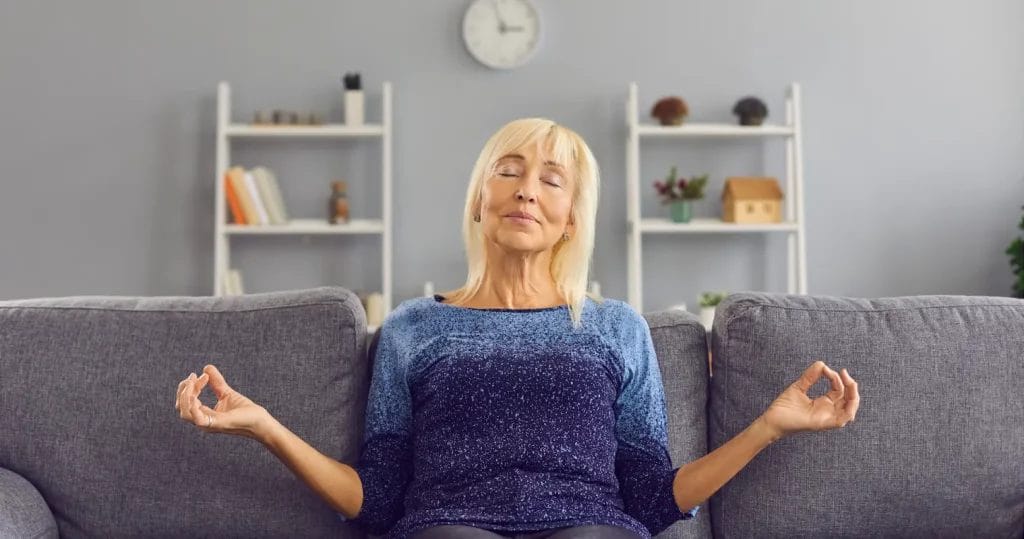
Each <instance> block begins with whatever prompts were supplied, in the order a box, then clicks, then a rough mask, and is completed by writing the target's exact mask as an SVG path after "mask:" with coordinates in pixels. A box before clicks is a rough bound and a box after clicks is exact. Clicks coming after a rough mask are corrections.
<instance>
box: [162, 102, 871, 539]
mask: <svg viewBox="0 0 1024 539" xmlns="http://www.w3.org/2000/svg"><path fill="white" fill-rule="evenodd" d="M598 192H599V175H598V167H597V163H596V162H595V160H594V157H593V155H592V154H591V152H590V149H589V148H588V147H587V145H586V144H585V143H584V141H583V139H582V138H580V136H579V135H577V134H576V133H575V132H573V131H572V130H570V129H567V128H566V127H563V126H561V125H558V124H556V123H554V122H552V121H550V120H546V119H541V118H526V119H520V120H515V121H512V122H510V123H508V124H506V125H505V126H503V127H502V128H501V129H499V130H498V131H497V132H496V133H495V134H494V135H493V136H492V137H491V138H490V139H489V140H488V141H487V143H486V144H485V145H484V148H483V151H482V152H481V153H480V156H479V158H478V159H477V161H476V165H475V166H474V168H473V172H472V177H471V180H470V183H469V188H468V190H467V193H466V203H465V208H464V219H463V239H464V242H465V247H466V252H467V258H468V264H469V272H468V273H469V274H468V277H467V279H466V282H465V284H464V285H463V286H462V287H461V288H459V289H457V290H452V291H450V292H448V293H445V294H436V295H435V296H434V297H423V298H415V299H410V300H407V301H404V302H402V303H401V304H400V305H399V306H398V307H397V308H396V309H395V310H394V311H393V312H392V313H390V314H389V315H388V317H387V319H386V320H385V321H384V323H383V324H382V325H381V328H380V330H379V332H378V333H377V335H376V337H375V341H374V345H373V346H372V347H371V352H372V353H373V357H374V364H373V378H372V381H371V384H370V394H369V401H368V403H367V411H366V428H365V434H364V439H363V445H362V452H361V456H360V459H359V462H358V463H356V464H354V465H349V464H345V463H341V462H338V461H335V460H333V459H331V458H329V457H327V456H325V455H323V454H322V453H320V452H318V451H317V450H316V449H314V448H313V447H311V446H310V445H308V444H307V443H305V442H304V441H303V440H301V439H299V438H298V437H297V436H295V434H293V433H292V432H291V431H289V430H288V429H287V428H285V427H284V426H283V425H281V424H280V423H279V422H277V421H276V420H275V419H274V418H273V417H271V416H270V415H269V413H267V411H266V410H265V409H264V408H262V407H261V406H259V405H257V404H256V403H254V402H252V401H250V400H249V399H247V398H245V397H244V396H242V395H241V394H239V393H238V392H237V391H235V390H234V389H232V388H231V387H230V386H228V384H227V382H226V381H225V380H224V377H223V376H222V375H221V373H220V372H219V371H218V370H217V368H216V367H214V366H212V365H207V366H206V367H205V368H204V372H203V374H202V375H201V376H200V377H198V378H196V377H195V374H194V373H193V374H192V375H190V376H189V378H187V379H185V380H183V381H182V382H181V384H180V385H179V394H178V401H177V404H176V407H177V408H178V410H179V414H180V416H181V418H182V419H183V420H186V421H189V422H192V423H194V424H195V425H196V426H197V427H199V428H200V429H201V430H203V431H207V432H226V433H231V434H239V435H243V436H249V437H252V438H256V439H258V440H260V441H261V442H262V443H263V444H264V445H266V447H267V448H269V449H270V451H272V452H273V453H274V454H275V455H276V456H277V457H278V458H280V459H281V461H282V462H283V463H285V464H286V465H287V466H288V467H289V468H290V469H291V470H293V471H294V472H295V473H296V474H297V475H298V476H299V477H300V478H301V479H302V480H303V481H304V482H305V483H306V484H308V485H309V486H310V487H311V488H312V489H313V490H314V491H315V492H317V493H318V494H320V495H321V496H322V497H323V498H324V499H325V500H326V501H327V502H328V503H329V504H330V505H331V506H332V507H334V508H336V510H337V512H338V516H339V518H341V519H342V520H347V521H349V522H352V523H353V524H356V525H358V526H361V527H362V528H363V529H365V530H366V531H368V532H370V533H373V534H378V535H379V534H385V533H386V534H387V536H388V537H395V538H399V539H404V538H407V537H412V538H414V539H439V538H481V539H482V538H497V537H517V538H531V539H540V538H545V539H570V538H577V539H578V538H584V537H586V538H597V539H612V538H623V539H624V538H633V539H635V538H638V537H640V538H649V537H651V536H652V535H654V534H657V533H659V532H661V531H662V530H664V529H665V528H667V527H668V526H669V525H671V524H672V523H673V522H676V521H677V520H685V519H690V518H693V517H694V516H695V515H696V514H697V512H698V510H699V504H701V503H703V502H704V501H705V500H706V499H707V498H708V497H710V496H711V495H712V494H713V493H714V492H716V491H717V490H718V489H719V488H721V487H722V485H723V484H725V483H726V482H727V481H728V480H729V479H730V478H732V477H733V476H734V475H735V474H736V473H737V472H738V471H739V470H740V469H742V468H743V467H744V466H745V465H746V464H747V463H748V462H750V460H751V459H753V458H754V456H755V455H757V453H758V452H759V451H760V450H761V449H763V448H764V447H766V446H767V445H768V444H770V443H772V442H773V441H775V440H777V439H779V438H780V437H782V436H785V435H788V434H791V433H795V432H799V431H805V430H821V429H830V428H837V427H842V426H844V425H845V424H846V423H847V422H848V421H852V420H853V418H854V416H855V415H856V412H857V408H858V406H859V402H860V399H859V396H858V389H857V382H856V381H854V380H853V378H851V377H850V375H849V373H848V372H846V370H845V369H844V370H843V371H842V375H840V374H839V373H837V372H835V371H833V370H832V369H830V368H828V367H827V366H825V364H824V363H822V362H820V361H819V362H816V363H814V364H813V365H811V366H810V367H809V368H808V369H807V370H806V371H805V372H804V373H803V375H802V376H801V377H800V379H799V380H797V381H796V382H794V383H793V384H792V385H791V386H790V387H789V388H787V389H786V390H785V391H784V392H783V393H782V394H781V395H780V396H779V397H778V398H777V399H776V400H775V401H774V402H773V403H772V404H771V405H770V406H769V408H768V409H767V410H766V411H765V412H764V413H763V414H762V415H761V416H760V417H759V418H758V419H757V420H756V421H755V422H753V423H752V424H751V425H750V426H749V427H748V428H747V429H746V430H744V431H743V432H741V433H740V434H738V435H737V436H736V437H735V438H733V439H732V440H730V441H729V442H728V443H726V444H724V445H723V446H721V447H719V448H717V449H716V450H714V451H713V452H711V453H710V454H708V455H706V456H704V457H701V458H700V459H697V460H696V461H694V462H690V463H687V464H684V465H682V466H679V467H677V468H673V466H672V463H671V461H670V459H669V453H668V436H667V431H666V411H665V400H664V393H663V387H662V383H661V378H660V374H659V370H658V362H657V358H656V357H655V353H654V346H653V342H652V340H651V334H650V329H649V328H648V326H647V323H646V321H645V319H644V318H643V317H642V316H641V315H640V314H639V313H637V312H636V311H635V310H634V309H632V308H631V307H630V306H629V305H628V304H627V303H625V302H622V301H619V300H614V299H602V298H599V297H591V296H589V295H588V294H587V293H586V292H585V287H586V284H587V278H588V273H589V269H590V259H591V252H592V250H593V246H594V222H595V217H596V213H597V205H598ZM823 375H824V376H827V377H828V378H829V380H830V381H831V391H830V392H829V393H828V394H826V395H823V396H820V397H818V398H816V399H814V400H813V401H812V400H811V399H809V398H808V397H807V395H806V392H807V390H808V389H809V388H810V387H811V385H813V384H814V382H815V381H817V380H818V379H819V378H820V377H821V376H823ZM207 383H209V385H210V386H211V387H212V389H213V391H214V393H215V394H216V396H217V398H218V403H217V405H216V408H214V409H211V408H208V407H206V406H202V405H201V403H200V402H199V400H198V398H197V397H198V394H199V392H200V391H202V389H203V388H204V387H205V386H206V385H207Z"/></svg>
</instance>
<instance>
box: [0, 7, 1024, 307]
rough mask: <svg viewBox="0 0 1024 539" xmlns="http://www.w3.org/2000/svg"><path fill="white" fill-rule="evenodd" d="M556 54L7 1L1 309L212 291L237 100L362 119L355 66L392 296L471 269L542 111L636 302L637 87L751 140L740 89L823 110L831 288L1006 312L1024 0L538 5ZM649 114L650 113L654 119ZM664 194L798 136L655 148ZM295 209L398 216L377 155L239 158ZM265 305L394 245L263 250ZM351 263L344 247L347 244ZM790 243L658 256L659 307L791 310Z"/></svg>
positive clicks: (423, 21) (318, 243) (258, 248)
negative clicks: (486, 194)
mask: <svg viewBox="0 0 1024 539" xmlns="http://www.w3.org/2000/svg"><path fill="white" fill-rule="evenodd" d="M535 2H536V3H537V4H538V5H539V7H540V10H541V12H542V15H543V25H544V30H543V32H544V35H543V38H542V44H541V47H542V48H541V50H540V52H539V54H538V55H537V56H536V57H535V58H534V59H533V61H532V62H531V63H530V64H528V65H527V66H525V67H522V68H520V69H517V70H514V71H512V72H495V71H491V70H488V69H486V68H484V67H482V66H480V65H478V64H476V63H475V61H474V60H472V58H471V57H470V56H469V55H468V53H467V52H466V51H465V49H464V47H463V44H462V41H461V38H460V34H459V29H460V23H461V17H462V13H463V11H464V9H465V7H466V6H467V5H468V3H469V2H468V0H447V1H432V2H412V1H408V2H399V1H395V0H388V1H376V2H342V1H335V2H327V1H306V2H269V1H259V2H256V1H240V0H237V1H218V2H205V1H194V0H188V1H184V0H183V1H177V2H155V1H145V2H132V1H122V2H115V1H92V2H54V1H28V0H24V1H10V0H4V2H3V3H2V4H0V77H2V79H0V81H2V96H3V99H2V100H0V107H2V109H0V110H2V114H0V119H2V127H0V182H2V183H0V185H2V189H0V253H2V255H0V256H2V263H0V297H2V298H23V297H38V296H62V295H80V294H117V295H179V294H181V295H205V294H209V293H211V291H212V266H213V262H212V260H213V217H212V213H211V212H212V209H213V202H212V200H213V179H214V129H215V104H216V102H215V95H216V84H217V82H218V81H220V80H226V81H230V82H231V83H232V85H233V87H234V90H235V97H236V107H235V110H234V112H235V118H236V119H240V120H246V119H248V118H249V117H250V115H251V113H252V110H254V109H255V108H273V107H292V108H303V109H314V110H320V111H321V112H324V113H326V114H329V115H330V117H331V119H332V120H335V121H337V120H338V119H340V117H341V99H340V95H339V91H338V88H339V86H340V84H339V81H338V78H339V76H340V75H341V74H342V73H343V72H345V71H349V70H360V71H361V72H362V73H363V79H364V84H365V85H366V87H367V89H368V94H369V95H368V111H367V114H368V120H370V121H377V120H379V114H380V112H379V104H380V101H379V99H380V84H381V82H382V81H385V80H390V81H392V83H393V84H394V113H395V139H394V156H395V158H394V180H395V187H396V192H395V199H394V208H395V224H396V226H397V227H398V229H397V232H396V234H395V238H394V257H395V298H394V299H395V302H396V303H397V302H399V301H401V300H404V299H407V298H409V297H412V296H414V295H418V294H419V293H420V291H421V290H422V283H423V281H424V280H428V279H430V280H434V281H435V282H436V284H437V288H438V290H444V289H447V288H451V287H455V286H458V285H459V284H460V283H461V282H462V278H463V276H464V275H465V263H464V259H463V253H462V246H461V240H460V235H459V223H460V216H459V213H460V211H461V207H462V204H463V197H464V194H465V186H466V183H467V181H468V175H469V171H470V167H471V166H472V163H473V161H474V159H475V157H476V155H477V153H478V152H479V150H480V148H481V146H482V145H483V143H484V141H485V140H486V138H487V137H488V136H489V135H490V134H491V133H492V132H493V131H494V130H495V129H497V128H498V127H499V126H500V125H501V124H502V123H504V122H506V121H508V120H511V119H513V118H517V117H521V116H546V117H550V118H552V119H554V120H556V121H558V122H561V123H564V124H565V125H568V126H570V127H572V128H573V129H575V130H577V131H578V132H579V133H581V134H582V135H583V137H584V138H585V139H586V140H587V141H588V142H589V144H590V145H591V147H592V149H593V150H594V152H595V153H596V155H597V159H598V161H599V164H600V166H601V167H602V170H603V180H604V185H603V189H602V203H601V207H600V210H599V218H598V221H599V222H598V227H599V230H598V244H597V248H596V252H595V272H594V278H596V279H598V280H600V281H601V283H602V285H603V291H604V293H605V295H607V296H611V297H617V298H625V296H626V259H625V248H626V241H625V202H624V193H625V186H624V180H623V175H624V171H625V155H624V142H625V136H626V132H625V114H624V103H625V99H626V94H627V84H628V83H629V82H630V81H636V82H637V83H638V84H639V86H640V101H641V108H642V109H647V108H648V107H649V106H650V105H651V104H652V103H653V101H654V100H656V99H657V98H658V97H661V96H662V95H666V94H680V95H683V96H684V97H685V98H686V99H687V100H688V101H689V102H690V105H691V108H692V109H693V114H692V119H693V120H695V121H701V120H707V121H715V120H723V119H724V120H726V121H728V120H731V116H730V115H729V109H730V107H731V105H732V103H733V102H734V101H735V100H736V99H737V98H738V97H740V96H742V95H744V94H749V93H753V94H757V95H760V96H762V97H763V98H765V100H766V101H767V102H768V105H769V107H770V108H771V118H770V120H774V121H781V119H782V116H783V95H784V93H783V92H784V89H785V86H786V85H787V84H788V83H789V82H790V81H799V82H800V83H801V84H802V87H803V93H804V98H805V99H804V118H805V123H804V132H805V136H804V150H805V175H806V218H807V230H808V234H807V250H808V263H809V264H808V277H809V279H808V281H809V291H810V292H811V293H816V294H841V295H855V296H883V295H904V294H925V293H954V294H991V295H1008V294H1009V292H1010V283H1011V275H1010V269H1009V264H1008V259H1007V257H1006V255H1005V254H1003V251H1004V249H1005V248H1006V246H1007V245H1008V244H1009V242H1010V239H1011V238H1012V235H1013V234H1014V232H1015V228H1014V227H1015V224H1016V223H1017V222H1018V221H1019V219H1020V215H1021V210H1020V206H1021V205H1022V204H1024V129H1022V121H1024V60H1022V58H1024V32H1021V31H1020V29H1021V27H1022V26H1024V3H1022V2H1020V1H1019V0H990V1H989V0H987V1H977V2H975V1H966V0H964V1H960V2H951V1H945V2H936V1H926V0H914V1H905V2H890V1H882V0H868V1H861V2H838V1H832V2H822V1H818V0H802V1H783V2H761V1H757V0H745V1H738V0H730V1H719V2H707V1H694V0H689V1H682V2H680V1H667V0H663V1H631V2H595V1H592V0H591V1H585V0H561V1H558V2H553V1H548V0H535ZM645 120H646V119H645ZM642 148H643V149H642V154H641V163H642V167H641V175H642V178H643V186H642V189H641V192H642V193H643V195H644V197H645V202H644V207H645V211H646V212H647V213H649V214H652V213H655V212H664V211H666V210H667V208H662V207H658V205H657V203H656V200H655V199H654V197H653V189H652V188H651V187H650V183H651V181H653V180H654V179H655V178H657V177H659V176H662V175H663V174H664V172H665V171H667V169H668V166H669V165H670V164H673V163H676V164H679V165H680V167H681V169H682V171H684V172H687V173H693V174H695V173H699V172H710V173H712V180H711V184H710V187H709V190H708V194H709V198H708V199H707V202H706V203H705V204H704V205H703V206H700V207H698V209H697V214H698V215H712V214H714V213H715V212H717V208H715V207H714V206H715V205H716V204H717V202H716V201H717V197H718V195H719V193H720V189H721V185H722V181H723V178H724V176H726V175H731V174H748V173H757V172H762V171H763V172H768V173H775V174H782V170H781V161H780V160H779V159H778V156H780V155H781V153H782V143H781V142H765V141H760V142H757V141H704V142H699V143H694V144H693V146H685V147H684V145H683V144H682V143H680V142H679V141H676V142H651V143H647V142H645V143H644V144H643V146H642ZM234 157H235V159H234V161H235V163H237V164H240V165H243V166H249V167H251V166H255V165H259V164H265V165H268V166H270V167H272V168H274V169H275V170H276V171H277V172H278V174H279V176H280V178H281V179H282V180H283V181H284V182H285V185H284V186H283V187H284V190H285V197H286V199H287V200H288V203H289V209H290V210H291V211H292V212H293V214H304V215H305V216H320V215H322V214H323V213H324V212H325V211H326V210H325V205H326V204H325V201H326V197H327V195H328V194H329V187H328V185H329V182H330V181H331V180H332V179H335V178H345V179H348V180H349V183H350V185H351V186H352V191H353V194H352V198H353V205H354V207H355V208H354V209H353V215H354V216H360V217H370V216H376V215H377V212H378V211H379V210H378V208H379V197H380V190H379V188H378V187H377V185H376V180H377V178H379V174H380V163H379V143H378V142H373V141H331V142H325V141H320V142H315V143H311V142H309V141H307V142H244V143H240V144H237V145H236V146H235V154H234ZM244 240H245V241H238V242H237V243H236V244H235V246H234V247H233V250H232V255H233V262H235V264H237V265H239V266H240V267H241V268H242V269H243V272H244V278H245V280H246V286H247V288H248V291H266V290H275V289H286V288H300V287H306V286H317V285H321V284H341V285H344V286H348V287H350V288H353V289H376V288H378V287H379V286H380V282H379V273H378V260H379V247H378V245H377V240H376V238H374V237H372V236H368V237H363V238H360V237H341V238H338V237H335V238H322V237H314V238H312V239H311V240H309V241H308V242H304V241H303V240H302V239H301V238H296V237H281V238H267V237H264V238H244ZM339 250H342V251H345V252H343V253H339V252H338V251H339ZM784 255H785V241H784V240H783V238H782V237H781V236H777V237H773V236H769V237H766V236H758V235H750V236H745V235H735V236H722V235H714V236H697V237H679V236H670V237H654V238H651V239H650V240H649V241H648V242H647V247H646V254H645V256H644V262H645V266H646V271H645V290H646V292H647V294H646V298H645V301H646V305H645V306H646V307H647V308H648V309H654V308H658V307H662V306H666V305H668V304H671V303H675V302H679V301H685V302H687V303H688V304H690V305H691V309H695V303H696V296H697V294H698V293H699V292H700V291H701V290H706V289H725V290H741V289H760V290H777V291H782V290H784V289H785V283H786V281H785V271H784V261H785V257H784Z"/></svg>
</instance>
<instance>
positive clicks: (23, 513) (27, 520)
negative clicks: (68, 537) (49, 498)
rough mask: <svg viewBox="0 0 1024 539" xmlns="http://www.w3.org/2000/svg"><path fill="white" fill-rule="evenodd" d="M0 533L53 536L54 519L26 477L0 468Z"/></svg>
mask: <svg viewBox="0 0 1024 539" xmlns="http://www.w3.org/2000/svg"><path fill="white" fill-rule="evenodd" d="M0 537H25V538H29V539H39V538H44V537H45V538H53V539H57V538H58V537H59V534H58V533H57V521H56V520H54V518H53V513H52V512H51V511H50V506H49V505H47V504H46V500H44V499H43V495H42V494H40V493H39V491H38V490H36V487H34V486H32V483H29V482H28V479H25V478H24V477H22V476H20V475H18V474H16V473H14V472H12V471H11V470H8V469H6V468H0Z"/></svg>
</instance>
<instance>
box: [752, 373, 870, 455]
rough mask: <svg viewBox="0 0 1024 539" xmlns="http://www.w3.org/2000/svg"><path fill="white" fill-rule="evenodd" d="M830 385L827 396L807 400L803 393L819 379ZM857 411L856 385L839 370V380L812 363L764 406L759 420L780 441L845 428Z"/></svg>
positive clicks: (847, 374)
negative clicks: (805, 432)
mask: <svg viewBox="0 0 1024 539" xmlns="http://www.w3.org/2000/svg"><path fill="white" fill-rule="evenodd" d="M823 375H824V376H827V377H828V379H829V382H830V383H831V388H830V390H829V392H828V393H825V394H824V395H821V396H820V397H818V398H816V399H813V400H812V399H811V398H809V397H808V396H807V390H809V389H810V388H811V386H813V385H814V383H815V382H817V381H818V380H819V379H820V378H821V377H822V376H823ZM858 407H860V393H859V392H858V391H857V381H856V380H854V379H853V377H851V376H850V373H849V372H847V370H846V369H842V376H840V374H839V373H837V372H836V371H834V370H832V369H830V368H829V367H828V366H827V365H825V362H824V361H820V360H819V361H815V362H814V363H812V364H811V366H810V367H807V370H805V371H804V373H803V375H801V376H800V378H799V379H798V380H797V381H795V382H793V383H792V384H791V385H790V386H789V387H788V388H786V390H785V391H783V392H782V394H781V395H779V396H778V398H776V399H775V401H773V402H772V403H771V405H769V406H768V409H767V410H765V412H764V413H763V414H762V415H761V419H762V420H763V421H764V423H765V424H766V425H768V426H769V427H770V428H771V429H772V430H773V432H774V433H775V434H776V438H781V437H783V436H787V435H789V434H793V433H796V432H802V431H814V430H827V429H835V428H839V427H843V426H845V425H846V424H847V423H848V422H850V421H853V419H854V417H855V416H856V415H857V408H858Z"/></svg>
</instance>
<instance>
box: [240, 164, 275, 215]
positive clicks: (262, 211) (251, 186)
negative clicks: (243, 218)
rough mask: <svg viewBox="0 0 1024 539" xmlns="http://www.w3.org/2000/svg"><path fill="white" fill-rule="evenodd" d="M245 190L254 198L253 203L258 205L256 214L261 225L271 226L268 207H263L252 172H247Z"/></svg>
mask: <svg viewBox="0 0 1024 539" xmlns="http://www.w3.org/2000/svg"><path fill="white" fill-rule="evenodd" d="M245 189H246V191H248V192H249V194H250V195H251V196H252V200H253V203H255V204H256V213H257V214H258V215H259V219H260V222H259V224H261V225H268V224H270V217H268V216H267V207H266V206H264V205H263V200H261V199H260V192H259V189H257V188H256V180H255V179H254V178H253V177H252V172H250V171H248V170H247V171H245Z"/></svg>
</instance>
